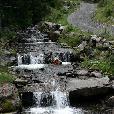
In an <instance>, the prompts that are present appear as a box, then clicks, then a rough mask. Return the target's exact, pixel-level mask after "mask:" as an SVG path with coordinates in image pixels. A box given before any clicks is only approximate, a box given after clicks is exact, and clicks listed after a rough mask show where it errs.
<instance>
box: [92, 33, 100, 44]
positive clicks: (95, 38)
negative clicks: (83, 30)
mask: <svg viewBox="0 0 114 114" xmlns="http://www.w3.org/2000/svg"><path fill="white" fill-rule="evenodd" d="M101 39H102V38H101V37H97V35H91V40H95V41H96V42H97V43H98V42H100V41H101Z"/></svg>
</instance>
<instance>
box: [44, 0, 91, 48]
mask: <svg viewBox="0 0 114 114" xmlns="http://www.w3.org/2000/svg"><path fill="white" fill-rule="evenodd" d="M80 2H81V0H72V1H71V0H66V1H65V2H63V4H62V6H61V7H60V8H52V9H51V14H50V15H48V16H46V18H45V20H46V21H49V22H53V23H59V24H61V25H64V26H65V28H66V29H65V31H64V33H63V34H62V35H61V37H60V38H59V40H58V42H60V43H67V44H68V45H69V46H71V47H75V46H76V45H77V44H79V42H80V40H81V38H82V37H85V38H87V37H88V36H89V35H90V34H91V33H87V32H83V31H81V30H80V29H79V28H76V27H73V26H72V25H70V24H69V23H68V21H67V18H68V16H69V15H70V14H71V13H72V12H73V11H74V10H76V9H77V8H78V7H79V5H80Z"/></svg>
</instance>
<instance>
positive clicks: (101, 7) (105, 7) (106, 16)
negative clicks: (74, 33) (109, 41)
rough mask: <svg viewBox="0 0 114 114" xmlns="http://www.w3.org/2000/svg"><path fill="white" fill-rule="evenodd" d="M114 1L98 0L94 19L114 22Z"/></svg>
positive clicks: (109, 22)
mask: <svg viewBox="0 0 114 114" xmlns="http://www.w3.org/2000/svg"><path fill="white" fill-rule="evenodd" d="M113 8H114V1H113V0H100V1H99V4H98V9H97V11H96V15H95V19H96V20H97V21H99V22H102V23H108V24H114V9H113Z"/></svg>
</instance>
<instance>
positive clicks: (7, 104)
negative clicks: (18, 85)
mask: <svg viewBox="0 0 114 114" xmlns="http://www.w3.org/2000/svg"><path fill="white" fill-rule="evenodd" d="M15 110H16V107H15V106H14V105H13V102H12V101H11V100H5V101H3V102H2V104H1V112H3V113H5V112H13V111H15Z"/></svg>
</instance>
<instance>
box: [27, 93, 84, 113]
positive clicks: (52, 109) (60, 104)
mask: <svg viewBox="0 0 114 114" xmlns="http://www.w3.org/2000/svg"><path fill="white" fill-rule="evenodd" d="M50 94H51V95H52V96H53V97H54V100H55V101H56V105H55V104H53V106H49V107H41V106H40V102H41V101H40V100H41V95H42V92H35V93H34V96H35V97H36V104H37V106H36V107H33V108H30V109H29V110H27V111H26V114H84V112H83V111H82V110H81V109H75V108H70V107H69V106H68V101H67V95H66V93H64V92H61V91H54V92H51V93H50Z"/></svg>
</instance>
